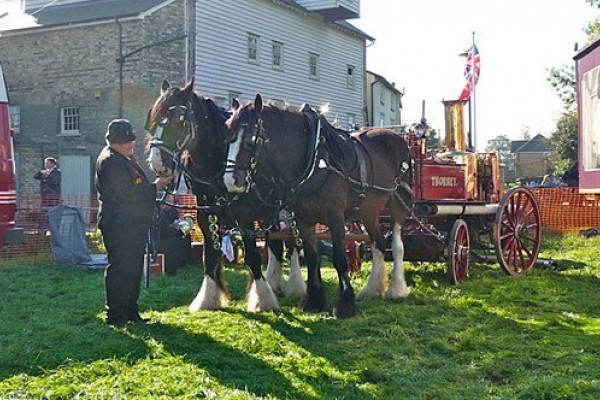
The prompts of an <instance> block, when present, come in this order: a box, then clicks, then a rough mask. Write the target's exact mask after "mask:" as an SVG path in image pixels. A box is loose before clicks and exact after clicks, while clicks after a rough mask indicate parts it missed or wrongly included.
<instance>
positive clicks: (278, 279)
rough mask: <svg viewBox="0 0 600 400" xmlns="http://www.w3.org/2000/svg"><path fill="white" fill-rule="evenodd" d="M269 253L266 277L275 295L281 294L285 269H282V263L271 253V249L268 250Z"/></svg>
mask: <svg viewBox="0 0 600 400" xmlns="http://www.w3.org/2000/svg"><path fill="white" fill-rule="evenodd" d="M267 251H268V253H267V254H268V255H269V257H268V260H267V272H266V273H265V277H266V279H267V282H269V285H270V286H271V289H272V290H273V292H275V293H279V292H281V288H282V287H283V284H284V282H283V271H282V270H283V269H282V268H281V263H280V262H279V260H277V257H275V254H273V252H272V251H271V249H269V248H267Z"/></svg>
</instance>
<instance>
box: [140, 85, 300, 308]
mask: <svg viewBox="0 0 600 400" xmlns="http://www.w3.org/2000/svg"><path fill="white" fill-rule="evenodd" d="M193 86H194V81H193V80H191V81H190V82H189V83H188V84H187V85H186V86H185V87H183V88H174V87H171V85H170V84H169V83H168V82H167V81H164V82H163V84H162V87H161V93H160V97H159V98H158V99H157V100H156V101H155V103H154V105H153V106H152V107H151V109H150V110H149V112H148V118H147V120H146V130H147V131H148V141H149V158H148V161H149V163H150V166H151V168H152V169H153V170H154V172H155V173H157V174H169V173H173V172H175V173H177V172H178V171H179V173H183V174H184V176H185V178H186V180H187V183H188V185H189V186H190V187H191V188H192V192H193V193H194V195H195V196H196V200H197V204H198V205H199V206H200V207H199V209H198V213H197V215H198V224H199V226H200V229H201V230H202V233H203V234H204V245H205V246H204V252H205V253H204V270H205V274H204V281H203V283H202V286H201V288H200V290H199V292H198V294H197V296H196V298H195V299H194V301H193V302H192V304H191V305H190V311H198V310H200V309H204V310H215V309H221V308H224V307H226V306H227V303H228V290H227V286H226V283H225V280H224V277H223V273H222V266H221V263H220V260H221V250H220V248H219V243H220V238H219V235H218V231H219V226H222V224H227V226H228V227H233V226H236V225H238V224H239V226H240V227H242V228H247V229H253V213H254V212H262V213H264V214H268V213H269V212H270V213H274V212H276V211H277V210H267V209H266V208H265V207H264V206H262V205H261V204H260V203H258V201H257V199H256V198H254V197H253V196H249V195H245V196H236V197H239V199H237V200H236V199H232V197H233V196H230V195H229V194H228V193H227V191H226V190H225V187H224V186H223V171H224V164H225V155H226V153H225V152H226V147H225V145H224V141H223V136H224V133H225V130H226V127H225V120H226V119H227V118H228V117H229V115H230V113H229V112H227V111H226V110H223V109H221V108H219V107H218V106H217V105H216V104H215V103H214V102H213V100H211V99H209V98H205V97H203V96H199V95H197V94H196V93H195V92H194V90H193ZM233 106H234V107H236V106H239V104H237V101H236V102H234V104H233ZM176 166H178V167H179V169H178V168H176ZM234 216H235V217H237V219H236V218H234ZM244 249H245V257H244V258H245V261H246V264H248V266H249V267H250V270H251V273H252V275H251V285H250V289H249V293H248V310H249V311H268V310H273V309H276V308H278V302H277V298H276V297H275V296H274V294H273V290H272V288H271V285H270V284H269V283H267V281H266V280H265V278H264V277H263V275H262V273H261V261H260V256H259V254H258V252H257V251H256V241H255V240H254V238H253V237H250V236H245V237H244ZM269 254H270V256H271V255H272V253H271V251H269ZM269 261H270V263H271V262H273V260H272V259H270V260H269ZM292 268H296V269H297V271H296V272H295V273H290V281H288V282H287V285H286V287H285V289H286V290H285V292H286V294H287V295H291V296H293V295H296V296H298V295H303V294H304V293H305V291H306V287H305V283H304V281H303V280H302V276H301V274H300V266H299V264H298V265H297V266H295V265H294V264H292ZM292 277H296V279H295V280H292ZM298 277H299V280H298ZM275 283H276V284H279V282H278V281H277V282H275Z"/></svg>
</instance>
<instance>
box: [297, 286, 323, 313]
mask: <svg viewBox="0 0 600 400" xmlns="http://www.w3.org/2000/svg"><path fill="white" fill-rule="evenodd" d="M326 303H327V301H326V298H325V289H324V288H320V289H317V288H310V287H309V288H308V290H307V292H306V296H304V297H303V298H302V300H301V301H300V309H302V310H304V311H307V312H321V311H323V310H324V309H325V304H326Z"/></svg>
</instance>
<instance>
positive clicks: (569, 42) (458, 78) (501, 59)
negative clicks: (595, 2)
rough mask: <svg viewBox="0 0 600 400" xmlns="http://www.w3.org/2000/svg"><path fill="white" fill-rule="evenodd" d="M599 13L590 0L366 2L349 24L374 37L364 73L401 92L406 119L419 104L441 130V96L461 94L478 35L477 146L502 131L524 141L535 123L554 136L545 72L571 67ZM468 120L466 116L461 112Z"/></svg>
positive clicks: (556, 109)
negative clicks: (381, 78)
mask: <svg viewBox="0 0 600 400" xmlns="http://www.w3.org/2000/svg"><path fill="white" fill-rule="evenodd" d="M597 16H600V13H599V12H598V9H596V8H593V7H591V6H589V5H588V4H587V3H586V2H585V0H503V1H495V2H491V1H485V0H452V1H447V0H427V1H420V0H414V1H397V0H394V1H390V0H363V1H361V17H360V19H356V20H352V21H351V22H352V23H353V24H354V25H356V26H357V27H359V28H360V29H362V30H363V31H365V32H366V33H368V34H369V35H371V36H373V37H375V39H376V40H375V43H374V44H373V45H372V46H370V47H369V48H368V49H367V69H369V70H372V71H373V72H375V73H378V74H380V75H383V76H384V77H385V78H386V79H387V80H388V81H390V82H395V83H396V87H397V88H399V89H400V90H403V91H405V96H404V98H403V105H404V111H403V122H405V123H412V122H417V121H418V119H419V118H420V116H421V101H422V100H425V103H426V116H427V119H428V120H429V121H430V123H431V124H432V125H433V126H434V127H435V128H437V129H439V130H440V131H442V132H443V129H444V119H443V118H444V116H443V106H442V104H441V101H442V100H454V99H456V98H458V96H459V94H460V91H461V90H462V88H463V85H464V80H463V75H462V74H463V70H464V67H465V58H463V57H459V56H458V54H459V53H461V52H464V51H465V50H466V49H467V48H468V47H469V46H470V44H471V41H472V32H475V42H476V44H477V47H478V48H479V52H480V54H481V76H480V80H479V83H478V84H477V87H476V110H477V111H476V121H477V148H478V149H479V150H483V149H484V148H485V145H486V143H487V140H489V139H491V138H493V137H496V136H498V135H507V136H508V137H509V138H511V139H519V138H520V137H521V135H522V132H523V130H525V129H529V132H530V134H531V135H532V136H533V135H535V134H537V133H541V134H544V135H545V136H547V137H549V136H550V133H551V132H552V131H553V130H554V127H555V126H556V120H557V118H558V117H559V115H560V112H561V111H562V103H561V102H560V99H559V98H558V97H557V96H556V94H555V92H554V91H553V90H552V89H551V88H550V85H549V84H548V82H547V81H546V78H547V77H548V73H547V69H548V68H550V67H561V66H563V65H574V64H573V59H572V58H573V56H574V54H575V53H574V51H573V49H574V44H575V43H576V42H578V43H579V45H580V47H582V45H584V44H585V34H584V33H583V27H584V26H585V25H586V24H587V22H589V21H591V20H592V19H594V18H595V17H597ZM465 117H466V113H465Z"/></svg>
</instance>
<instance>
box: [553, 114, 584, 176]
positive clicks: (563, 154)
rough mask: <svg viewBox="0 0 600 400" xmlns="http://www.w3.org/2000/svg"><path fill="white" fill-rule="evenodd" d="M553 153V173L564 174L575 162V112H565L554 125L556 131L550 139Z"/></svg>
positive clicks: (576, 130) (576, 138)
mask: <svg viewBox="0 0 600 400" xmlns="http://www.w3.org/2000/svg"><path fill="white" fill-rule="evenodd" d="M550 140H551V142H552V152H553V153H554V157H555V163H554V165H553V167H554V168H553V169H554V170H555V172H564V171H566V170H567V168H569V166H570V165H571V164H572V163H574V162H575V161H577V141H578V120H577V111H565V112H563V113H562V115H561V116H560V118H559V120H558V122H557V123H556V130H555V131H554V132H553V133H552V136H551V137H550Z"/></svg>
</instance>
